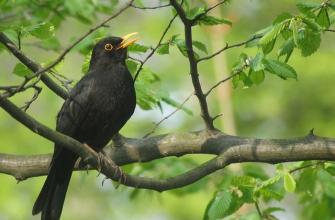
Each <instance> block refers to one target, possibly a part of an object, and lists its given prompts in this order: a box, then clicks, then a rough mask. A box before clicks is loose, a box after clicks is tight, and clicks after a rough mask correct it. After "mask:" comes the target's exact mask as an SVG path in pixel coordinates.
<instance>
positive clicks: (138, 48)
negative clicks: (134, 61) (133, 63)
mask: <svg viewBox="0 0 335 220" xmlns="http://www.w3.org/2000/svg"><path fill="white" fill-rule="evenodd" d="M148 49H149V47H147V46H144V45H141V44H136V43H134V44H132V45H130V46H129V47H128V51H129V52H134V53H145V52H147V50H148Z"/></svg>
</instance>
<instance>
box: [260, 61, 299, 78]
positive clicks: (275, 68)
mask: <svg viewBox="0 0 335 220" xmlns="http://www.w3.org/2000/svg"><path fill="white" fill-rule="evenodd" d="M263 64H264V65H265V68H266V70H267V71H269V72H270V73H273V74H275V75H277V76H279V77H281V78H283V79H286V78H294V79H296V78H297V73H296V71H295V70H294V69H293V68H292V67H291V66H290V65H288V64H287V63H283V62H281V61H279V60H272V59H263Z"/></svg>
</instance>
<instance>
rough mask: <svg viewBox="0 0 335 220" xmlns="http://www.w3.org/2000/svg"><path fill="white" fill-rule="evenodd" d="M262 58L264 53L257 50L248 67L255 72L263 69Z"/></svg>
mask: <svg viewBox="0 0 335 220" xmlns="http://www.w3.org/2000/svg"><path fill="white" fill-rule="evenodd" d="M263 58H264V54H263V53H262V52H258V53H257V54H256V56H255V57H254V58H253V59H251V60H250V68H251V69H252V70H253V71H255V72H257V71H260V70H264V65H263V63H262V60H263Z"/></svg>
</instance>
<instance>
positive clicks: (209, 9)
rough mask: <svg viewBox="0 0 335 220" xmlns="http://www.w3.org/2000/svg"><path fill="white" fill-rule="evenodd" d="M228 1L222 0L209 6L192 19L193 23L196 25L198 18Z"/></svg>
mask: <svg viewBox="0 0 335 220" xmlns="http://www.w3.org/2000/svg"><path fill="white" fill-rule="evenodd" d="M226 2H227V0H223V1H220V2H218V3H216V4H214V5H213V6H211V7H209V8H207V9H206V10H205V11H204V12H203V13H201V14H199V15H197V16H196V17H195V18H193V19H192V25H194V24H195V23H196V22H197V20H199V19H200V18H201V17H202V16H204V15H206V14H208V13H209V12H210V11H211V10H213V9H214V8H216V7H218V6H220V5H222V4H224V3H226Z"/></svg>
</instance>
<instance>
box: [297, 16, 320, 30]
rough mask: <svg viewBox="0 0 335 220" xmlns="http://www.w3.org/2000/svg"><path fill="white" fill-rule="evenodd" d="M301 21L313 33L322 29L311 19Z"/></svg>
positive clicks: (304, 18)
mask: <svg viewBox="0 0 335 220" xmlns="http://www.w3.org/2000/svg"><path fill="white" fill-rule="evenodd" d="M302 21H303V22H304V23H305V24H306V25H307V27H308V28H310V29H312V30H313V31H320V30H321V29H322V28H321V26H320V25H319V24H318V23H317V22H315V21H314V20H312V19H309V18H306V17H303V18H302Z"/></svg>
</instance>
